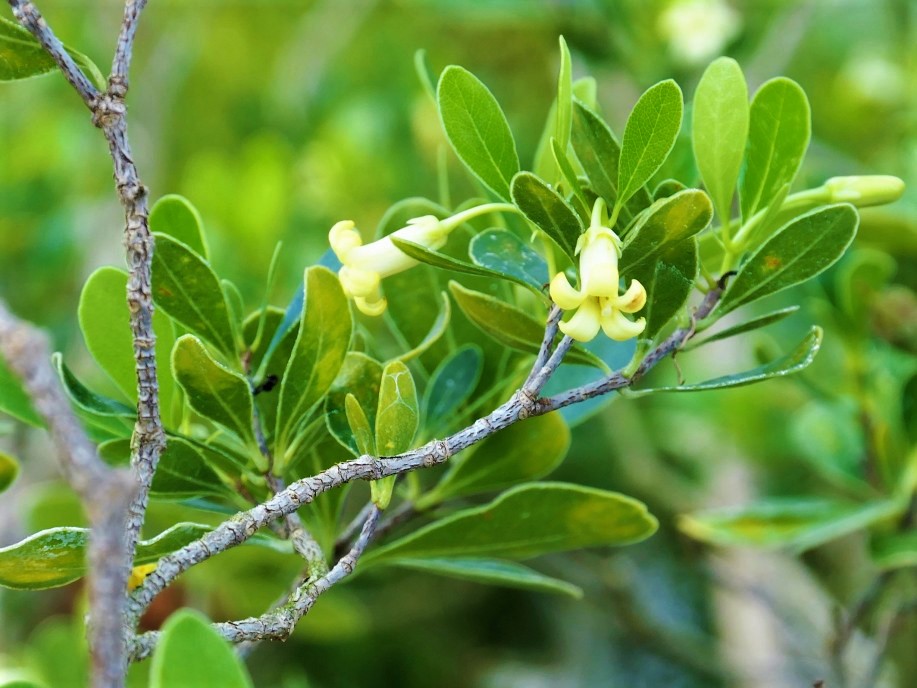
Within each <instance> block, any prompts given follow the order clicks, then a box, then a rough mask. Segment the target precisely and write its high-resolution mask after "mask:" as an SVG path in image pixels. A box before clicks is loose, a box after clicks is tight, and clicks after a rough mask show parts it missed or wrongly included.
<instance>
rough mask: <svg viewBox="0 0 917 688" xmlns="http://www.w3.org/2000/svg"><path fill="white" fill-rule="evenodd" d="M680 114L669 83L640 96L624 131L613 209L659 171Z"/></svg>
mask: <svg viewBox="0 0 917 688" xmlns="http://www.w3.org/2000/svg"><path fill="white" fill-rule="evenodd" d="M683 110H684V104H683V102H682V95H681V89H680V88H679V87H678V84H676V83H675V82H674V81H673V80H671V79H668V80H666V81H661V82H659V83H658V84H656V85H655V86H652V87H651V88H650V89H648V90H647V91H646V92H645V93H644V94H643V95H642V96H640V99H639V100H638V101H637V104H636V105H634V109H633V110H632V111H631V113H630V117H628V118H627V125H626V126H625V128H624V140H623V141H622V143H621V159H620V161H619V164H618V189H619V196H618V198H617V199H616V201H615V204H616V205H623V204H624V203H625V202H626V201H627V200H628V199H629V198H630V197H631V196H633V195H634V194H635V193H636V192H637V189H639V188H640V187H642V186H643V185H644V184H646V183H647V182H648V181H649V180H650V178H651V177H652V176H653V175H654V174H656V171H657V170H658V169H659V168H660V167H662V163H664V162H665V160H666V158H667V157H669V153H670V152H671V151H672V147H673V146H674V145H675V139H676V138H678V132H679V130H680V129H681V116H682V112H683Z"/></svg>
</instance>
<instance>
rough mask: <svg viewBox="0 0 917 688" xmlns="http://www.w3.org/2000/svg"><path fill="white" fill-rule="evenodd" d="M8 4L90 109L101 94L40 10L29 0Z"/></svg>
mask: <svg viewBox="0 0 917 688" xmlns="http://www.w3.org/2000/svg"><path fill="white" fill-rule="evenodd" d="M9 4H10V7H11V8H12V9H13V16H14V17H16V20H17V21H18V22H19V23H20V24H22V25H23V26H24V27H25V28H26V29H28V30H29V32H30V33H31V34H32V35H33V36H35V38H36V40H37V41H38V42H39V43H40V44H41V47H42V48H44V49H45V52H47V53H48V55H50V56H51V59H53V60H54V61H55V62H56V63H57V66H58V67H60V70H61V72H63V74H64V78H65V79H67V81H69V82H70V85H71V86H73V88H74V90H76V92H77V93H78V94H79V96H80V98H82V99H83V102H84V103H85V104H86V106H87V107H88V108H90V109H92V108H93V107H94V106H95V104H96V102H98V99H99V96H100V95H101V94H100V93H99V91H98V89H97V88H96V87H95V86H93V84H92V82H91V81H90V80H89V77H87V76H86V75H85V74H84V73H83V70H82V69H80V68H79V66H78V65H77V64H76V62H74V60H73V58H72V57H70V53H68V52H67V49H66V48H65V47H64V44H63V43H61V42H60V40H59V39H58V37H57V36H55V35H54V32H53V31H52V30H51V27H50V26H48V23H47V22H46V21H45V18H44V17H42V16H41V12H39V11H38V8H37V7H35V5H33V4H32V3H31V2H30V1H29V0H9Z"/></svg>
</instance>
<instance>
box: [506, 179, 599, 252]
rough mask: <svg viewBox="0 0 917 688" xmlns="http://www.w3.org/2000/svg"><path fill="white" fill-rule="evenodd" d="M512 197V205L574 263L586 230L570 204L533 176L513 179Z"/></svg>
mask: <svg viewBox="0 0 917 688" xmlns="http://www.w3.org/2000/svg"><path fill="white" fill-rule="evenodd" d="M512 196H513V203H515V204H516V206H517V207H518V208H519V210H521V211H522V213H523V214H524V215H525V216H526V217H527V218H528V219H529V220H530V221H531V222H532V224H534V225H535V226H536V227H538V229H540V230H541V231H543V232H544V233H545V234H547V235H548V236H549V237H551V239H552V240H553V241H554V243H556V244H557V245H558V246H559V247H560V248H561V249H562V250H563V251H564V253H566V254H567V255H568V256H569V257H570V259H571V260H575V257H574V254H575V250H576V242H577V241H578V240H579V236H580V234H582V233H583V231H584V230H585V227H583V222H582V220H580V217H579V215H577V214H576V211H575V210H574V209H573V208H572V207H571V206H570V204H569V203H567V201H565V200H564V199H563V198H562V197H561V196H560V194H558V193H557V192H556V191H555V190H554V189H552V188H551V187H550V186H548V185H547V184H545V183H544V182H543V181H542V180H541V179H539V178H538V177H536V176H535V175H534V174H532V173H531V172H520V173H519V174H517V175H516V176H515V177H513V180H512Z"/></svg>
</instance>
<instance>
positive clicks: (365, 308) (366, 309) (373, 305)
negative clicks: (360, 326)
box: [353, 294, 388, 317]
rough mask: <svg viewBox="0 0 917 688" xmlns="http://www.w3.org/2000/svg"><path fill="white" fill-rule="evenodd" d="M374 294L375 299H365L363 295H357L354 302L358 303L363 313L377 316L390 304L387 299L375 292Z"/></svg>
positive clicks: (357, 305)
mask: <svg viewBox="0 0 917 688" xmlns="http://www.w3.org/2000/svg"><path fill="white" fill-rule="evenodd" d="M374 296H375V299H374V300H370V299H364V298H363V297H361V296H357V297H355V298H354V300H353V302H354V304H356V307H357V308H358V309H359V311H360V312H361V313H364V314H366V315H371V316H373V317H376V316H378V315H382V314H383V313H384V312H385V309H386V307H387V306H388V301H386V300H385V298H383V297H381V296H379V294H375V295H374Z"/></svg>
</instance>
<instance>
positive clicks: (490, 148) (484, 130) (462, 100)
mask: <svg viewBox="0 0 917 688" xmlns="http://www.w3.org/2000/svg"><path fill="white" fill-rule="evenodd" d="M436 99H437V103H438V105H439V116H440V119H441V120H442V124H443V129H444V130H445V132H446V136H447V138H448V139H449V143H451V144H452V148H453V149H454V150H455V152H456V154H457V155H458V156H459V158H461V160H462V162H464V163H465V165H466V166H467V167H468V169H469V170H471V171H472V172H473V173H474V175H475V176H476V177H477V178H478V179H480V180H481V181H482V182H483V183H484V184H485V185H486V186H487V187H488V188H489V189H490V190H491V191H493V192H494V193H495V194H497V195H498V196H500V197H501V198H503V199H505V200H509V183H510V180H511V179H512V178H513V175H514V174H516V172H518V171H519V156H518V155H517V153H516V143H515V142H514V141H513V135H512V132H511V131H510V129H509V124H508V123H507V121H506V117H505V115H504V114H503V111H502V110H501V109H500V105H499V104H498V103H497V100H496V99H495V98H494V96H493V94H492V93H491V92H490V91H489V90H488V89H487V87H486V86H485V85H484V84H483V83H481V82H480V81H479V80H478V79H477V77H475V76H474V75H473V74H472V73H471V72H469V71H468V70H466V69H463V68H462V67H458V66H456V65H451V66H449V67H446V69H445V70H443V73H442V75H441V76H440V78H439V86H438V87H437V91H436Z"/></svg>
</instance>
